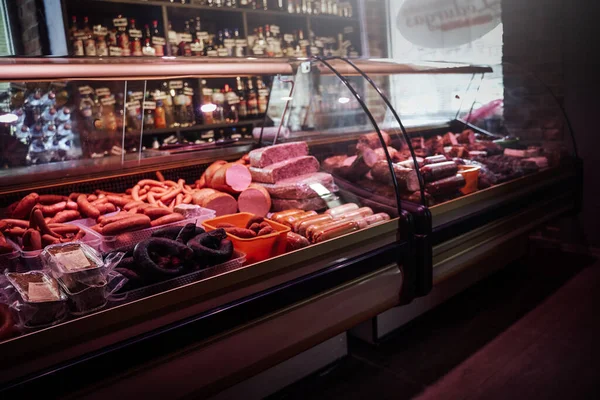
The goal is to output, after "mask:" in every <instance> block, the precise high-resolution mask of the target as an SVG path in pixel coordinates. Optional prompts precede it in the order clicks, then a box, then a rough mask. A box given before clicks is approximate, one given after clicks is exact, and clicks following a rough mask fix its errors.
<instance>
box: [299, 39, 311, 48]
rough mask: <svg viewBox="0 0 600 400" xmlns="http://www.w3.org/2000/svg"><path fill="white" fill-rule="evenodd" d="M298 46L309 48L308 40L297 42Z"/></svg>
mask: <svg viewBox="0 0 600 400" xmlns="http://www.w3.org/2000/svg"><path fill="white" fill-rule="evenodd" d="M298 44H299V45H300V47H308V46H310V42H309V41H308V40H301V41H299V42H298Z"/></svg>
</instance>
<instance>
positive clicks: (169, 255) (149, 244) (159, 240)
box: [111, 223, 234, 291]
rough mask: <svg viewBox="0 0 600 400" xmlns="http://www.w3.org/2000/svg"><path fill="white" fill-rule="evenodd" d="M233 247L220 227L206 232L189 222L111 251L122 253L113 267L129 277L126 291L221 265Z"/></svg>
mask: <svg viewBox="0 0 600 400" xmlns="http://www.w3.org/2000/svg"><path fill="white" fill-rule="evenodd" d="M233 250H234V249H233V243H232V242H231V241H230V240H229V239H227V234H226V233H225V231H224V230H223V229H217V230H215V231H212V232H205V231H204V229H202V228H199V227H197V226H196V225H195V224H193V223H192V224H187V225H186V226H184V227H181V226H179V227H165V228H162V229H159V230H157V231H156V232H154V233H153V234H152V237H150V238H149V239H147V240H144V241H142V242H140V243H138V244H136V245H133V246H128V247H125V248H120V249H116V250H113V251H111V252H122V253H125V256H124V258H123V260H122V261H121V262H120V263H119V265H118V266H117V268H116V269H115V270H116V271H117V272H119V273H121V274H122V275H123V276H125V277H127V278H128V279H129V281H128V283H127V286H126V287H125V288H124V289H123V290H124V291H128V290H132V289H136V288H140V287H144V286H147V285H150V284H153V283H157V282H161V281H164V280H167V279H171V278H174V277H177V276H181V275H184V274H186V273H189V272H192V271H195V270H200V269H204V268H207V267H211V266H215V265H218V264H222V263H224V262H226V261H228V260H230V259H231V257H232V255H233Z"/></svg>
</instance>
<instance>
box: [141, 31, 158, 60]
mask: <svg viewBox="0 0 600 400" xmlns="http://www.w3.org/2000/svg"><path fill="white" fill-rule="evenodd" d="M142 54H143V55H145V56H150V57H152V56H156V48H155V47H154V46H153V45H152V33H151V32H150V26H149V25H148V24H146V25H144V46H143V47H142Z"/></svg>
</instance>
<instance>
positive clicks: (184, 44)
mask: <svg viewBox="0 0 600 400" xmlns="http://www.w3.org/2000/svg"><path fill="white" fill-rule="evenodd" d="M191 43H192V31H191V27H190V22H189V21H185V29H184V30H183V33H182V34H181V35H180V37H179V55H180V56H184V57H190V56H191V55H192V46H191Z"/></svg>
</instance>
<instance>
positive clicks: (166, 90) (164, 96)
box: [157, 81, 175, 128]
mask: <svg viewBox="0 0 600 400" xmlns="http://www.w3.org/2000/svg"><path fill="white" fill-rule="evenodd" d="M174 94H175V91H174V90H172V89H171V88H170V87H169V82H167V81H164V82H163V83H162V84H161V86H160V90H159V91H158V95H157V98H158V100H162V101H163V105H164V108H165V120H166V122H167V127H168V128H172V127H173V124H174V117H173V96H174Z"/></svg>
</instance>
